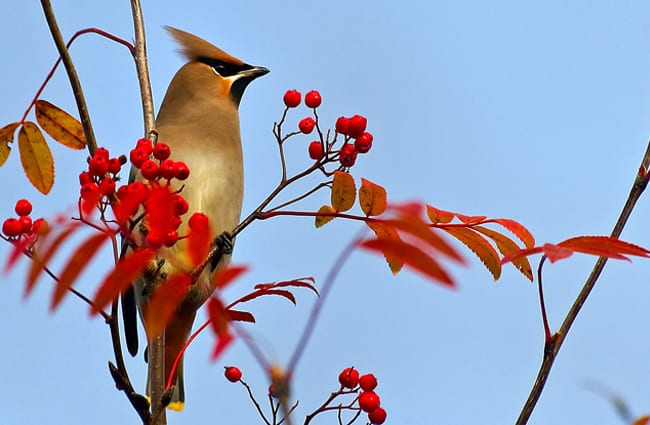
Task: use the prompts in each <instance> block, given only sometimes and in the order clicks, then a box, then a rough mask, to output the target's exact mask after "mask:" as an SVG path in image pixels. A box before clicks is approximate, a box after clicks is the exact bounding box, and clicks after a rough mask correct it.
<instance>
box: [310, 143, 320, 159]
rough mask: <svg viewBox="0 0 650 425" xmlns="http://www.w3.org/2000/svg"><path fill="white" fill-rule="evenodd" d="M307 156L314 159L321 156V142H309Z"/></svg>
mask: <svg viewBox="0 0 650 425" xmlns="http://www.w3.org/2000/svg"><path fill="white" fill-rule="evenodd" d="M309 157H310V158H311V159H313V160H315V161H318V160H319V159H321V158H322V157H323V144H322V143H321V142H319V141H317V140H314V141H313V142H311V143H310V144H309Z"/></svg>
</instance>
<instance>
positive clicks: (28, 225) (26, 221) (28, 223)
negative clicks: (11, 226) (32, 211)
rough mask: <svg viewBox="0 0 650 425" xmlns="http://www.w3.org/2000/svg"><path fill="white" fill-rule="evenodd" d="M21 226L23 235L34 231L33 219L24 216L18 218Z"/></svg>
mask: <svg viewBox="0 0 650 425" xmlns="http://www.w3.org/2000/svg"><path fill="white" fill-rule="evenodd" d="M18 221H19V222H20V226H21V233H31V231H32V219H31V217H29V216H27V215H24V216H22V217H19V218H18Z"/></svg>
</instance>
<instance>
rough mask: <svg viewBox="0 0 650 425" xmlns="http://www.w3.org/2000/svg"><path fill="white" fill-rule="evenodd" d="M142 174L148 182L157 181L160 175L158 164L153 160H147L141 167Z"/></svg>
mask: <svg viewBox="0 0 650 425" xmlns="http://www.w3.org/2000/svg"><path fill="white" fill-rule="evenodd" d="M140 172H141V173H142V177H144V178H145V179H147V180H155V179H157V178H158V176H159V175H160V173H159V172H158V164H156V161H154V160H153V159H148V160H146V161H145V162H144V163H143V164H142V166H141V167H140Z"/></svg>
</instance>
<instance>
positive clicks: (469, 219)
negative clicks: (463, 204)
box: [456, 213, 487, 224]
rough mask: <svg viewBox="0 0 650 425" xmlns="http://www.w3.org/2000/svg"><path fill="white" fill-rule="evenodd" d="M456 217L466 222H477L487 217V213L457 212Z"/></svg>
mask: <svg viewBox="0 0 650 425" xmlns="http://www.w3.org/2000/svg"><path fill="white" fill-rule="evenodd" d="M456 217H458V219H459V220H460V221H462V222H463V223H464V224H477V223H480V222H482V221H483V220H485V219H486V218H487V216H485V215H464V214H458V213H456Z"/></svg>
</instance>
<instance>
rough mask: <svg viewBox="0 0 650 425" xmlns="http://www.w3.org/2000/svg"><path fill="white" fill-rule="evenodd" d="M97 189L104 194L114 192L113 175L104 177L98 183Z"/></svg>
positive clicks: (108, 194)
mask: <svg viewBox="0 0 650 425" xmlns="http://www.w3.org/2000/svg"><path fill="white" fill-rule="evenodd" d="M99 191H100V192H101V193H102V195H105V196H110V195H112V194H113V192H115V179H114V178H113V177H104V179H103V180H102V181H101V183H99Z"/></svg>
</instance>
